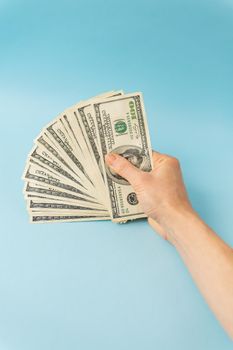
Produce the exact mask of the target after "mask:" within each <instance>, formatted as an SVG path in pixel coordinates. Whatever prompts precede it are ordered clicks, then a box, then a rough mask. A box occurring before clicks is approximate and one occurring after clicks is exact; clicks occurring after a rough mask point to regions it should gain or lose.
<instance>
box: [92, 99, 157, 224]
mask: <svg viewBox="0 0 233 350" xmlns="http://www.w3.org/2000/svg"><path fill="white" fill-rule="evenodd" d="M93 112H94V113H95V118H96V123H97V128H98V133H97V137H98V141H99V145H100V154H101V162H102V168H103V169H104V178H105V184H106V187H107V190H108V198H109V209H110V215H111V217H112V220H113V221H116V222H117V221H118V222H119V221H122V220H129V219H136V218H140V217H145V214H144V213H143V210H142V208H141V206H140V204H139V202H138V199H137V196H136V193H135V191H134V190H133V188H132V186H131V185H130V184H129V183H128V182H127V181H126V180H125V179H124V178H122V177H121V176H119V175H118V174H116V173H115V172H114V171H113V170H112V169H111V168H109V167H107V166H106V165H105V160H104V159H105V155H106V154H107V153H111V152H112V153H117V154H120V155H121V156H123V157H125V158H126V159H128V160H129V161H130V162H131V163H133V164H134V165H135V166H137V167H138V168H140V169H141V170H142V171H147V172H148V171H151V170H152V151H151V142H150V137H149V131H148V125H147V118H146V112H145V108H144V103H143V98H142V94H141V93H134V94H127V95H124V96H117V97H113V98H108V99H104V100H102V101H98V102H96V103H94V104H93Z"/></svg>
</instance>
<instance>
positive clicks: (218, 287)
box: [166, 210, 233, 338]
mask: <svg viewBox="0 0 233 350" xmlns="http://www.w3.org/2000/svg"><path fill="white" fill-rule="evenodd" d="M166 232H167V234H168V237H169V239H170V240H171V242H172V243H173V244H174V246H175V247H176V249H177V251H178V252H179V253H180V255H181V257H182V259H183V260H184V262H185V264H186V265H187V268H188V269H189V271H190V273H191V275H192V277H193V279H194V281H195V282H196V284H197V286H198V287H199V289H200V291H201V292H202V294H203V296H204V297H205V299H206V301H207V303H208V304H209V306H210V307H211V309H212V310H213V312H214V313H215V315H216V317H217V318H218V319H219V321H220V322H221V323H222V325H223V326H224V328H225V329H226V331H227V332H228V333H229V335H230V336H231V337H232V338H233V250H232V249H231V248H230V247H229V246H228V245H227V244H225V242H224V241H223V240H221V239H220V237H218V236H217V235H216V234H215V233H214V232H213V230H211V229H210V228H209V227H208V226H207V225H206V224H205V223H204V222H203V221H202V220H201V219H200V218H199V217H198V215H197V214H196V213H195V212H194V211H192V210H185V211H184V212H182V211H179V212H178V213H177V212H175V211H174V212H173V213H172V214H171V216H170V218H169V225H166Z"/></svg>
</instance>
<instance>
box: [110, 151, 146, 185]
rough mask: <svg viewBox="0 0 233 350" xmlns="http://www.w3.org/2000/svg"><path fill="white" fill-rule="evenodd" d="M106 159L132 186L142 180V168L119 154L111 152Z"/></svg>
mask: <svg viewBox="0 0 233 350" xmlns="http://www.w3.org/2000/svg"><path fill="white" fill-rule="evenodd" d="M105 161H106V163H107V165H109V166H110V167H111V168H112V169H113V170H114V171H115V172H116V173H117V174H119V175H120V176H122V177H124V178H125V179H126V180H127V181H128V182H129V183H130V184H131V185H132V186H135V185H136V184H137V183H138V182H139V181H140V175H141V172H142V171H141V170H139V169H138V168H137V167H135V166H134V165H133V164H131V163H130V162H129V161H128V160H127V159H125V158H124V157H121V156H120V155H119V154H115V153H109V154H107V155H106V156H105Z"/></svg>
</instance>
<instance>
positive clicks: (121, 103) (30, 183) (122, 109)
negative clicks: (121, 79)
mask: <svg viewBox="0 0 233 350" xmlns="http://www.w3.org/2000/svg"><path fill="white" fill-rule="evenodd" d="M111 152H112V153H118V154H120V155H121V156H123V157H125V158H126V159H128V160H129V161H130V162H131V163H133V164H134V165H135V166H137V167H138V168H140V169H142V170H143V171H150V170H151V169H152V158H151V144H150V137H149V132H148V125H147V120H146V114H145V108H144V103H143V98H142V94H141V93H139V92H136V93H133V94H124V93H123V91H111V92H108V93H104V94H102V95H99V96H96V97H93V98H91V99H89V100H87V101H81V102H79V103H77V104H75V105H74V106H72V107H70V108H68V109H66V110H65V111H64V112H62V113H61V114H59V115H58V116H57V117H56V118H55V119H54V120H53V121H52V122H50V123H49V124H48V125H47V126H45V127H44V128H43V130H42V132H41V133H40V134H39V136H38V137H37V138H36V139H35V141H34V147H33V148H32V150H31V152H30V154H29V156H28V159H27V162H26V166H25V170H24V174H23V179H24V181H25V187H24V196H25V199H26V202H27V209H28V212H29V215H30V220H31V222H33V223H38V222H61V221H65V222H69V221H85V220H112V221H114V222H125V221H128V220H133V219H137V218H142V217H145V214H144V213H143V211H142V209H141V208H140V204H139V203H138V200H137V196H136V194H135V192H134V190H133V188H132V187H131V185H130V184H129V183H128V182H127V181H126V180H125V179H124V178H122V177H121V176H119V175H118V174H116V173H115V172H114V171H113V169H111V168H109V167H108V166H107V165H106V163H105V155H106V154H107V153H111Z"/></svg>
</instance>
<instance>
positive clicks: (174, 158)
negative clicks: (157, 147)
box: [170, 157, 180, 168]
mask: <svg viewBox="0 0 233 350" xmlns="http://www.w3.org/2000/svg"><path fill="white" fill-rule="evenodd" d="M170 162H171V164H172V165H173V166H175V167H177V168H179V167H180V162H179V159H177V158H176V157H170Z"/></svg>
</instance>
